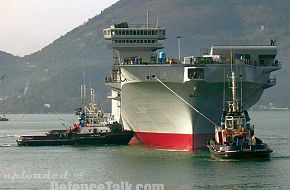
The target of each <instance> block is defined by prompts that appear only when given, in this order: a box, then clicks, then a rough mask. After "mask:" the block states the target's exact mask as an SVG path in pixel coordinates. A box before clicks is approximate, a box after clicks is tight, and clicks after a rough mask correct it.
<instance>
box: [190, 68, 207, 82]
mask: <svg viewBox="0 0 290 190" xmlns="http://www.w3.org/2000/svg"><path fill="white" fill-rule="evenodd" d="M187 77H188V78H189V79H203V77H204V74H203V69H197V68H194V69H188V74H187Z"/></svg>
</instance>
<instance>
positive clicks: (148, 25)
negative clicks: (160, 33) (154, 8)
mask: <svg viewBox="0 0 290 190" xmlns="http://www.w3.org/2000/svg"><path fill="white" fill-rule="evenodd" d="M147 28H149V10H148V11H147Z"/></svg>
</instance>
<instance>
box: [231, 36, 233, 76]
mask: <svg viewBox="0 0 290 190" xmlns="http://www.w3.org/2000/svg"><path fill="white" fill-rule="evenodd" d="M230 50H231V71H233V49H232V31H230Z"/></svg>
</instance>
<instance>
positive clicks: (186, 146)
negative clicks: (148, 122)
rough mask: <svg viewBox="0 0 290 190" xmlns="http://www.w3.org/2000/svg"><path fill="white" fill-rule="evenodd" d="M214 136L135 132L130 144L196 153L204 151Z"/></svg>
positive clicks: (205, 134) (206, 134)
mask: <svg viewBox="0 0 290 190" xmlns="http://www.w3.org/2000/svg"><path fill="white" fill-rule="evenodd" d="M213 136H214V134H212V133H202V134H175V133H149V132H135V137H134V138H133V139H132V140H131V141H130V144H143V145H149V146H154V147H158V148H164V149H174V150H186V151H197V150H201V149H205V148H206V147H207V142H208V141H209V140H210V139H211V138H212V137H213Z"/></svg>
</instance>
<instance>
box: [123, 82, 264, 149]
mask: <svg viewBox="0 0 290 190" xmlns="http://www.w3.org/2000/svg"><path fill="white" fill-rule="evenodd" d="M166 85H167V86H168V87H170V89H172V90H173V91H174V92H176V93H177V94H178V95H180V96H181V97H182V98H183V99H184V100H185V101H186V102H188V103H189V104H190V105H192V106H193V107H194V108H196V109H197V110H198V111H200V112H201V113H203V114H205V115H206V117H208V118H209V119H210V120H211V121H212V122H210V121H208V120H207V119H205V118H204V117H203V116H202V115H201V114H199V113H197V111H196V110H194V109H192V108H191V107H190V106H189V105H187V104H186V103H185V102H184V101H182V100H181V99H180V98H179V97H177V96H176V95H175V94H173V93H172V92H170V91H169V90H168V89H167V88H166V87H164V86H163V85H162V84H160V83H157V82H154V83H153V82H151V83H150V82H149V83H148V82H138V83H127V84H125V85H123V86H122V98H121V99H122V101H121V112H122V121H123V124H124V126H125V128H128V129H131V130H133V131H134V132H135V136H136V140H137V142H139V143H141V144H144V145H150V146H155V147H158V148H165V149H178V150H188V151H196V150H200V149H205V148H206V144H207V141H208V140H210V139H211V138H212V137H213V136H214V126H215V125H214V124H213V123H215V124H216V125H219V121H220V113H222V109H223V86H224V83H223V82H220V83H212V84H209V83H207V82H205V81H189V82H185V83H166ZM193 89H195V90H193ZM251 89H252V93H248V94H247V95H245V99H244V101H245V105H244V107H245V108H248V107H250V106H251V105H253V104H254V103H256V102H257V101H258V99H259V98H260V96H261V94H262V93H263V90H264V89H263V88H262V87H261V85H260V86H259V85H258V84H256V83H252V82H248V83H245V90H248V91H251ZM253 89H255V90H254V91H253ZM227 95H228V96H229V95H230V94H229V93H227Z"/></svg>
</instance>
